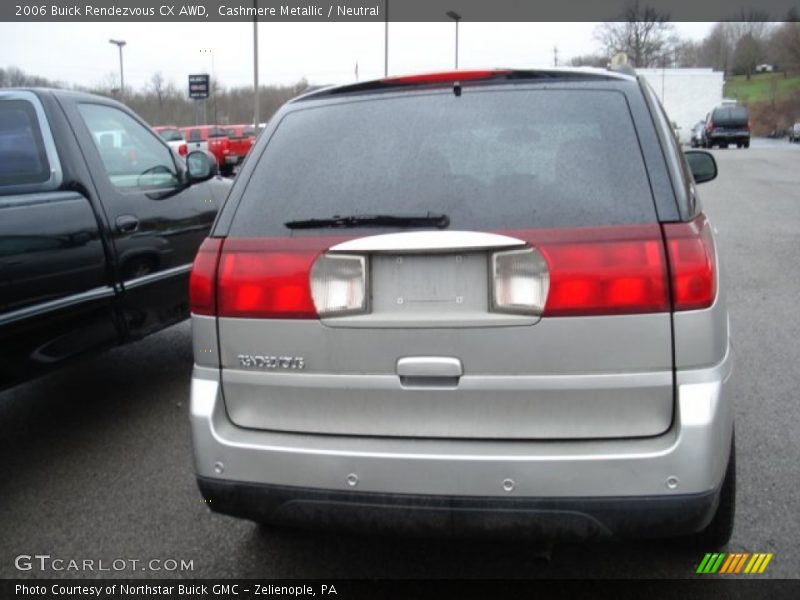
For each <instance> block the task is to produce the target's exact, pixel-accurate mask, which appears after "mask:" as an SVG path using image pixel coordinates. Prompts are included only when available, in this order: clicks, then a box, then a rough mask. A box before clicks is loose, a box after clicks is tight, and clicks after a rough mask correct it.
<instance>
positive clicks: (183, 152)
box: [178, 144, 189, 156]
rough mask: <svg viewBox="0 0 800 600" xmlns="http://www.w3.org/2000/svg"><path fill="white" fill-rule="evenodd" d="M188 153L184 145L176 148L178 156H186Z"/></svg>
mask: <svg viewBox="0 0 800 600" xmlns="http://www.w3.org/2000/svg"><path fill="white" fill-rule="evenodd" d="M188 152H189V149H188V148H187V147H186V144H181V145H180V146H178V154H179V155H180V156H186V154H187V153H188Z"/></svg>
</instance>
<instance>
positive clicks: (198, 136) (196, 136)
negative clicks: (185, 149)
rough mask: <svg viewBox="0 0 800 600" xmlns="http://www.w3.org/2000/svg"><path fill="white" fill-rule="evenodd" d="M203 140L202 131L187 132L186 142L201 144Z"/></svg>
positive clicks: (191, 130) (192, 130)
mask: <svg viewBox="0 0 800 600" xmlns="http://www.w3.org/2000/svg"><path fill="white" fill-rule="evenodd" d="M204 139H205V138H204V137H203V131H202V130H200V129H190V130H189V137H188V138H187V140H186V141H188V142H202V141H203V140H204Z"/></svg>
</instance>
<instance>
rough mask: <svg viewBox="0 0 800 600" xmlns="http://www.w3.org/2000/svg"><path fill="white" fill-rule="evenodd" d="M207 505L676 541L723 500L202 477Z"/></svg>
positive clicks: (278, 514) (276, 514) (370, 527)
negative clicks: (390, 490)
mask: <svg viewBox="0 0 800 600" xmlns="http://www.w3.org/2000/svg"><path fill="white" fill-rule="evenodd" d="M197 481H198V485H199V487H200V490H201V492H202V494H203V497H204V498H205V500H206V501H207V502H208V506H209V507H210V508H211V509H212V510H214V511H216V512H220V513H223V514H228V515H232V516H236V517H240V518H244V519H251V520H253V521H257V522H259V523H275V524H279V525H288V526H292V527H298V528H325V529H332V530H346V531H350V532H369V533H393V534H397V533H401V534H405V535H421V536H443V537H448V536H464V537H471V536H475V537H513V538H523V539H524V538H528V539H540V540H541V539H558V540H562V541H563V540H587V539H624V538H643V537H653V538H658V537H670V536H676V535H681V534H689V533H693V532H696V531H699V530H701V529H702V528H703V527H705V526H706V525H707V524H708V522H709V520H710V519H711V517H712V516H713V514H714V511H715V510H716V505H717V501H718V497H719V494H718V492H717V491H716V490H715V491H710V492H706V493H702V494H691V495H676V496H668V497H664V496H644V497H622V498H614V497H611V498H501V499H498V498H486V497H481V498H471V497H450V496H421V495H409V494H375V493H372V494H370V493H357V492H343V491H332V490H317V489H310V488H297V487H282V486H273V485H259V484H251V483H240V482H232V481H224V480H219V479H209V478H204V477H199V478H198V480H197Z"/></svg>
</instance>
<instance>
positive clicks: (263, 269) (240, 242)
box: [217, 237, 342, 319]
mask: <svg viewBox="0 0 800 600" xmlns="http://www.w3.org/2000/svg"><path fill="white" fill-rule="evenodd" d="M340 241H342V239H341V238H329V237H305V238H295V239H291V238H284V239H279V238H263V239H256V238H253V239H250V238H228V239H227V240H226V241H225V245H224V247H223V249H222V254H221V255H220V260H219V276H218V287H217V292H218V300H217V303H218V314H219V316H220V317H242V318H263V319H316V318H317V317H318V315H317V310H316V308H315V307H314V300H313V298H312V295H311V283H310V278H311V267H312V266H313V264H314V261H315V260H316V259H317V257H318V256H319V255H320V254H322V253H323V252H324V251H325V250H326V249H327V248H329V247H330V246H331V245H333V244H335V243H338V242H340Z"/></svg>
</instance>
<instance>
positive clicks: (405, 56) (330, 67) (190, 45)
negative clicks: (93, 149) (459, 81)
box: [0, 22, 712, 88]
mask: <svg viewBox="0 0 800 600" xmlns="http://www.w3.org/2000/svg"><path fill="white" fill-rule="evenodd" d="M596 26H597V24H596V23H470V22H462V23H461V25H460V26H459V46H460V56H459V67H460V68H475V67H500V66H503V67H506V66H507V67H536V66H539V67H541V66H550V65H552V64H553V47H554V46H556V47H558V56H559V59H560V60H562V61H564V60H568V59H569V58H571V57H573V56H577V55H580V54H588V53H591V52H594V51H595V50H596V49H597V44H596V42H595V40H594V38H593V32H594V29H595V27H596ZM711 26H712V24H711V23H676V24H675V27H676V29H677V32H678V33H679V34H680V35H681V36H683V37H688V38H691V39H701V38H703V37H704V36H705V35H706V33H707V32H708V31H709V29H710V28H711ZM0 31H1V33H0V66H4V67H9V66H16V67H19V68H21V69H23V70H24V71H26V72H28V73H30V74H35V75H40V76H43V77H47V78H49V79H55V80H60V81H65V82H68V83H77V84H80V85H86V86H91V85H95V84H99V83H105V84H107V83H109V82H110V79H111V78H112V77H113V78H115V81H116V78H117V77H118V76H119V61H118V54H117V48H116V47H115V46H112V45H110V44H109V43H108V39H109V38H116V39H123V40H126V41H127V46H125V49H124V68H125V84H126V86H131V85H132V86H134V87H137V88H139V87H142V86H144V85H145V84H146V83H147V81H148V80H149V79H150V77H151V76H152V75H153V73H155V72H156V71H161V73H162V74H163V75H164V76H165V77H166V78H167V79H169V80H172V81H174V82H175V83H176V84H177V85H179V86H184V85H186V77H187V75H188V74H189V73H197V72H200V73H202V72H211V70H212V62H211V54H209V53H205V54H203V53H201V52H200V50H201V49H204V48H205V49H210V50H212V53H213V61H214V64H213V68H214V71H215V73H216V77H217V79H218V81H219V82H220V83H221V84H222V85H225V86H239V85H250V84H252V81H253V45H252V44H253V25H252V23H197V24H188V23H14V24H11V23H2V24H0ZM258 31H259V33H258V35H259V61H260V64H259V78H260V80H261V82H262V83H263V84H271V83H282V84H291V83H295V82H296V81H298V80H300V79H301V78H303V77H305V78H306V79H307V80H308V81H309V82H310V83H312V84H324V83H346V82H350V81H353V80H354V79H355V65H356V62H358V70H359V78H360V79H362V80H363V79H371V78H376V77H381V76H383V61H384V56H383V46H384V24H383V23H261V24H259V30H258ZM454 38H455V36H454V25H453V23H447V22H441V23H390V24H389V73H390V74H394V75H397V74H402V73H411V72H419V71H431V70H438V69H449V68H452V66H453V60H454Z"/></svg>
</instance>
